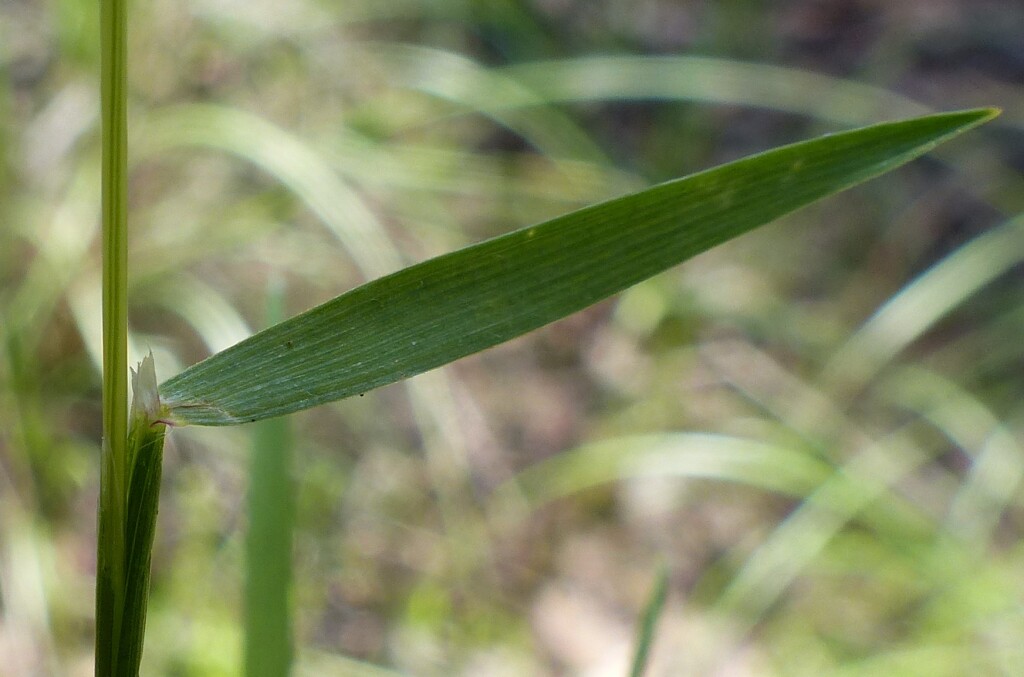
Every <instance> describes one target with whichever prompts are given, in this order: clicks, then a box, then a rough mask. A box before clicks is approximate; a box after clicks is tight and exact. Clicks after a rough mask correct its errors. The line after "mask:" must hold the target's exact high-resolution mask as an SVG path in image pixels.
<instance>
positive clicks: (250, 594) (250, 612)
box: [244, 284, 295, 677]
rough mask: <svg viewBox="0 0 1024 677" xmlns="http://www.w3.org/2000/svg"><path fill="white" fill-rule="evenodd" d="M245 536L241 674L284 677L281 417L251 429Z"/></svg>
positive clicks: (287, 516)
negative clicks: (247, 515)
mask: <svg viewBox="0 0 1024 677" xmlns="http://www.w3.org/2000/svg"><path fill="white" fill-rule="evenodd" d="M283 305H284V293H283V289H282V288H281V285H280V284H272V285H271V289H270V292H269V298H268V313H267V315H268V320H269V323H270V324H271V325H273V324H276V323H278V322H280V321H281V318H282V317H283V316H284V310H283ZM252 452H253V453H252V460H251V462H250V466H249V468H250V470H249V532H248V534H247V537H246V543H245V546H246V547H245V565H246V575H245V647H244V649H245V673H244V674H245V675H246V676H247V677H287V675H288V674H290V671H291V663H292V656H293V653H294V649H293V647H292V634H291V633H292V629H291V608H290V604H289V596H290V593H291V581H292V561H291V558H292V532H293V530H294V521H295V493H294V486H293V483H292V451H291V434H290V427H289V425H288V419H287V418H284V417H278V418H272V419H269V420H266V421H260V422H259V423H257V424H255V425H254V426H253V449H252Z"/></svg>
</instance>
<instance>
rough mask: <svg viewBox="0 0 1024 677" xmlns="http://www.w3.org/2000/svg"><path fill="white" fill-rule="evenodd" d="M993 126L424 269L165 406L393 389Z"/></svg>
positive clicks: (303, 322) (284, 333)
mask: <svg viewBox="0 0 1024 677" xmlns="http://www.w3.org/2000/svg"><path fill="white" fill-rule="evenodd" d="M995 115H996V111H993V110H990V109H983V110H972V111H962V112H957V113H946V114H939V115H931V116H926V117H921V118H915V119H912V120H904V121H900V122H892V123H886V124H880V125H874V126H871V127H865V128H862V129H858V130H854V131H851V132H846V133H842V134H835V135H828V136H824V137H821V138H819V139H815V140H812V141H806V142H803V143H798V144H793V145H791V146H785V147H782V148H778V149H775V150H772V151H769V152H766V153H762V154H759V155H755V156H752V157H749V158H745V159H743V160H739V161H737V162H732V163H729V164H726V165H722V166H720V167H717V168H714V169H711V170H708V171H705V172H701V173H698V174H694V175H691V176H689V177H686V178H682V179H678V180H675V181H671V182H668V183H664V184H661V185H659V186H655V187H653V188H650V189H648V190H645V191H642V192H640V193H636V194H634V195H629V196H626V197H623V198H618V199H615V200H611V201H609V202H604V203H602V204H599V205H594V206H591V207H587V208H585V209H581V210H579V211H576V212H573V213H571V214H567V215H565V216H561V217H558V218H556V219H553V220H551V221H548V222H546V223H543V224H541V225H538V226H533V227H529V228H524V229H522V230H518V231H515V232H513V233H509V234H508V235H504V236H501V237H498V238H494V239H492V240H488V241H486V242H482V243H480V244H477V245H474V246H471V247H467V248H465V249H461V250H459V251H456V252H453V253H451V254H446V255H444V256H440V257H437V258H434V259H431V260H429V261H425V262H423V263H420V264H417V265H415V266H411V267H409V268H406V269H404V270H401V271H399V272H397V273H394V274H392V275H389V276H387V277H384V278H380V279H378V280H375V281H373V282H370V283H368V284H365V285H363V286H361V287H358V288H357V289H354V290H352V291H350V292H348V293H346V294H343V295H341V296H339V297H337V298H335V299H333V300H331V301H328V302H327V303H325V304H323V305H321V306H318V307H317V308H314V309H312V310H310V311H307V312H306V313H303V314H301V315H299V316H297V317H294V318H292V319H290V320H287V321H285V322H282V323H281V324H278V325H276V326H274V327H271V328H270V329H267V330H266V331H263V332H260V333H259V334H256V335H255V336H253V337H251V338H249V339H247V340H245V341H242V342H241V343H239V344H237V345H235V346H232V347H231V348H228V349H227V350H225V351H223V352H221V353H218V354H216V355H214V356H213V357H211V358H209V359H207V360H205V361H203V362H200V363H199V364H196V365H194V366H192V367H190V368H189V369H187V370H185V371H184V372H182V373H181V374H178V375H177V376H175V377H173V378H171V379H170V380H168V381H167V382H165V383H164V384H163V386H162V387H161V396H162V398H163V401H164V403H165V404H166V405H167V406H168V407H169V408H170V416H171V420H172V421H173V422H175V423H177V424H180V425H183V424H200V425H231V424H237V423H244V422H248V421H256V420H260V419H264V418H269V417H272V416H279V415H282V414H287V413H290V412H293V411H299V410H302V409H307V408H309V407H313V406H316V405H318V404H322V403H325V402H330V401H333V400H338V399H341V398H344V397H349V396H352V395H357V394H360V393H363V392H365V391H367V390H370V389H372V388H376V387H378V386H382V385H385V384H388V383H393V382H395V381H398V380H401V379H404V378H407V377H410V376H413V375H415V374H419V373H422V372H424V371H427V370H429V369H433V368H435V367H439V366H441V365H444V364H447V363H449V362H451V361H453V360H456V359H458V358H460V357H464V356H466V355H469V354H471V353H475V352H478V351H480V350H483V349H485V348H489V347H491V346H494V345H497V344H499V343H502V342H504V341H507V340H509V339H511V338H514V337H516V336H519V335H521V334H524V333H526V332H529V331H531V330H533V329H536V328H538V327H541V326H543V325H545V324H547V323H549V322H552V321H554V320H557V319H559V318H562V317H565V316H567V315H569V314H571V313H574V312H576V311H578V310H581V309H583V308H585V307H587V306H589V305H591V304H593V303H595V302H597V301H600V300H601V299H604V298H606V297H608V296H611V295H612V294H615V293H616V292H619V291H622V290H623V289H625V288H627V287H629V286H631V285H633V284H636V283H637V282H639V281H641V280H643V279H645V278H648V277H650V276H652V275H655V274H657V273H659V272H661V271H663V270H666V269H667V268H670V267H672V266H674V265H676V264H678V263H681V262H682V261H685V260H686V259H688V258H690V257H692V256H695V255H696V254H699V253H701V252H703V251H706V250H708V249H710V248H711V247H714V246H715V245H718V244H720V243H722V242H725V241H726V240H729V239H731V238H733V237H736V236H738V235H741V234H742V233H745V232H747V231H749V230H752V229H754V228H756V227H758V226H760V225H763V224H765V223H768V222H770V221H772V220H774V219H776V218H778V217H780V216H782V215H784V214H787V213H789V212H792V211H794V210H796V209H798V208H800V207H802V206H804V205H807V204H809V203H811V202H814V201H815V200H818V199H820V198H822V197H825V196H827V195H830V194H832V193H836V192H838V191H841V190H843V189H846V188H849V187H850V186H853V185H855V184H857V183H860V182H862V181H866V180H867V179H870V178H872V177H874V176H878V175H879V174H882V173H884V172H886V171H889V170H891V169H894V168H895V167H897V166H899V165H901V164H903V163H905V162H908V161H909V160H911V159H913V158H915V157H917V156H919V155H921V154H922V153H925V152H927V151H928V150H930V149H931V148H933V147H935V146H936V145H937V144H938V143H940V142H942V141H945V140H947V139H949V138H951V137H953V136H955V135H957V134H959V133H961V132H963V131H965V130H967V129H969V128H971V127H974V126H976V125H978V124H981V123H982V122H985V121H986V120H989V119H991V118H992V117H994V116H995Z"/></svg>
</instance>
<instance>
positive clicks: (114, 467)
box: [96, 0, 128, 677]
mask: <svg viewBox="0 0 1024 677" xmlns="http://www.w3.org/2000/svg"><path fill="white" fill-rule="evenodd" d="M126 14H127V3H126V1H125V0H101V2H100V97H101V108H102V136H103V159H102V215H103V216H102V218H103V283H102V284H103V442H102V449H101V455H102V457H101V461H100V463H101V465H100V496H99V510H98V521H99V528H98V539H97V565H96V675H97V677H100V676H105V675H113V674H116V672H115V670H116V665H117V659H116V657H117V655H118V644H119V637H120V633H121V624H122V613H121V610H122V608H123V606H124V581H125V572H124V552H125V543H124V516H125V505H124V503H125V478H126V472H125V468H126V457H127V442H128V373H127V368H128V298H127V296H128V294H127V292H128V220H127V189H128V182H127V142H128V134H127V96H126V77H125V72H126V65H127V64H126V62H125V53H126V42H127V41H126V37H127V35H126V34H127V16H126Z"/></svg>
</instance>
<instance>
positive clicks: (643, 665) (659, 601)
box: [629, 566, 668, 677]
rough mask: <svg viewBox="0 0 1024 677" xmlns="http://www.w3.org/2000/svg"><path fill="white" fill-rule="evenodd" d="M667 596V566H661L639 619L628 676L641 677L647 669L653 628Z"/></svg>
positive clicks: (663, 607)
mask: <svg viewBox="0 0 1024 677" xmlns="http://www.w3.org/2000/svg"><path fill="white" fill-rule="evenodd" d="M667 597H668V568H666V567H664V566H663V567H661V570H660V571H658V578H657V579H656V580H655V581H654V589H653V590H652V591H651V596H650V598H649V599H648V600H647V604H646V605H645V606H644V615H643V616H642V617H641V619H640V630H639V632H638V633H637V641H636V653H635V654H634V656H633V667H632V669H631V670H630V671H629V674H630V677H643V675H644V673H645V672H646V671H647V659H648V657H649V656H650V653H651V644H653V643H654V629H655V627H656V626H657V624H658V619H659V618H661V612H662V611H663V610H664V609H665V599H666V598H667Z"/></svg>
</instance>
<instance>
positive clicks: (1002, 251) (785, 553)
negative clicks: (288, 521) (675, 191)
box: [0, 0, 1024, 676]
mask: <svg viewBox="0 0 1024 677" xmlns="http://www.w3.org/2000/svg"><path fill="white" fill-rule="evenodd" d="M95 4H96V3H95V2H94V1H92V0H5V1H4V2H3V3H0V313H2V324H0V339H2V344H0V348H2V350H0V665H2V666H3V668H2V672H4V673H5V674H12V675H14V674H17V675H29V674H36V675H89V674H91V672H92V666H91V653H92V613H93V576H94V569H95V555H94V548H95V510H96V508H95V506H96V489H97V481H98V457H99V456H98V454H99V452H98V440H99V435H100V402H99V398H100V387H99V369H98V366H97V358H98V354H99V317H100V311H99V303H100V297H99V251H100V248H99V243H98V215H99V172H98V167H99V129H98V114H97V113H98V108H99V106H98V100H97V98H98V97H97V94H98V93H97V75H96V74H97V58H98V56H97V53H98V50H97V37H96V35H97V33H96V31H97V11H96V6H95ZM131 11H132V14H131V20H130V21H131V24H130V40H131V51H130V54H131V56H130V73H129V80H130V105H131V120H130V127H131V129H130V133H131V151H130V162H131V166H132V173H131V216H130V219H131V228H132V240H131V260H132V270H131V294H130V299H131V304H132V305H131V317H130V320H131V324H132V329H133V351H134V355H135V356H136V358H137V357H139V356H141V354H143V353H144V352H145V351H146V350H149V349H152V350H153V352H154V354H155V355H156V358H157V368H158V373H159V374H160V375H161V376H162V377H164V378H166V377H167V376H170V375H172V374H173V373H176V371H177V370H179V369H180V368H182V367H183V366H185V365H188V364H190V363H192V362H194V361H196V360H198V359H201V358H202V357H204V356H206V355H208V354H209V353H211V352H212V351H216V350H219V349H221V348H224V347H226V346H228V345H230V344H232V343H234V342H235V341H237V340H239V339H240V338H243V337H245V336H246V335H248V334H249V333H251V332H252V331H253V330H254V329H258V328H260V327H262V326H265V324H266V310H265V308H266V307H267V303H268V295H272V293H273V292H271V290H272V289H281V290H283V291H282V292H281V293H282V294H283V297H282V300H283V304H284V306H285V308H286V312H287V314H292V313H295V312H299V311H301V310H303V309H305V308H307V307H309V306H311V305H313V304H316V303H318V302H321V301H323V300H326V299H327V298H330V297H332V296H334V295H336V294H338V293H340V292H342V291H344V290H345V289H348V288H350V287H352V286H353V285H355V284H358V283H359V282H360V281H362V280H365V279H368V278H373V277H376V276H379V275H381V274H383V273H386V272H389V271H392V270H395V269H397V268H398V267H400V266H402V265H404V264H406V263H408V262H413V261H418V260H422V259H423V258H425V257H428V256H432V255H435V254H438V253H442V252H446V251H449V250H451V249H453V248H456V247H459V246H462V245H465V244H467V243H470V242H474V241H477V240H479V239H481V238H484V237H488V236H491V235H495V234H498V233H502V232H505V231H507V230H510V229H512V228H515V227H518V226H522V225H527V224H529V223H532V222H535V221H538V220H540V219H543V218H546V217H550V216H553V215H556V214H559V213H561V212H564V211H567V210H570V209H573V208H576V207H579V206H582V205H584V204H586V203H588V202H592V201H596V200H600V199H603V198H606V197H610V196H613V195H618V194H622V193H624V192H627V191H630V190H632V189H636V188H638V187H642V186H645V185H649V184H651V183H654V182H658V181H661V180H665V179H668V178H672V177H675V176H679V175H682V174H686V173H689V172H692V171H695V170H699V169H702V168H705V167H708V166H711V165H713V164H717V163H720V162H723V161H726V160H730V159H734V158H737V157H739V156H742V155H745V154H748V153H752V152H757V151H760V150H764V149H767V148H769V147H771V146H774V145H778V144H781V143H786V142H791V141H795V140H799V139H803V138H807V137H810V136H813V135H816V134H819V133H823V132H827V131H830V130H836V129H841V128H846V127H850V126H855V125H858V124H867V123H870V122H872V121H878V120H884V119H892V118H896V117H901V116H906V115H913V114H917V113H922V112H925V111H927V110H929V109H936V110H952V109H956V108H964V107H972V106H979V105H997V106H1001V107H1003V108H1004V111H1005V112H1004V115H1003V117H1002V118H1000V119H999V120H997V121H996V122H995V123H993V124H990V125H988V126H987V127H986V128H984V129H983V130H981V131H979V132H974V133H972V134H970V135H968V136H967V137H965V138H963V139H961V140H959V141H957V142H956V143H954V144H951V145H950V147H949V148H948V149H944V150H942V151H941V152H938V153H936V154H935V155H933V156H930V157H929V158H927V159H925V160H922V161H918V162H917V163H915V164H914V165H913V166H911V167H909V168H906V169H903V170H901V171H899V172H898V173H896V174H895V175H892V176H887V177H885V178H883V179H881V180H878V181H875V182H873V183H871V184H869V185H867V186H865V187H862V188H859V189H856V190H854V191H851V192H850V193H847V194H844V195H841V196H838V197H835V198H832V199H830V200H828V201H826V202H825V203H823V204H821V205H819V206H815V207H813V208H810V209H807V210H805V211H803V212H801V213H799V214H797V215H794V216H791V217H789V218H786V219H784V220H783V221H782V222H780V223H777V224H773V225H771V226H768V227H766V228H764V229H762V230H760V231H758V232H756V233H754V234H751V235H748V236H746V237H744V238H742V239H740V240H738V241H736V242H734V243H730V244H728V245H726V246H723V247H721V248H719V249H717V250H715V251H713V252H711V253H709V254H706V255H703V256H701V257H699V258H698V259H696V260H694V261H692V262H690V263H688V264H687V265H685V266H683V267H681V268H679V269H677V270H674V271H672V272H669V273H666V274H664V275H661V276H659V277H657V278H655V279H652V280H650V281H648V282H645V283H643V284H640V285H638V286H637V287H635V288H633V289H632V290H630V291H628V292H627V293H625V294H623V295H621V296H620V297H618V298H616V299H613V300H611V301H609V302H606V303H603V304H600V305H598V306H596V307H594V308H592V309H590V310H587V311H585V312H583V313H580V314H578V315H576V316H573V317H571V318H569V319H567V320H565V321H562V322H559V323H557V324H556V325H553V326H551V327H549V328H546V329H544V330H541V331H538V332H535V333H533V334H531V335H529V336H527V337H524V338H522V339H519V340H516V341H513V342H512V343H510V344H508V345H505V346H502V347H500V348H498V349H495V350H492V351H490V352H487V353H485V354H482V355H478V356H475V357H472V358H468V359H465V360H462V361H460V362H458V363H456V364H455V365H453V366H451V367H449V368H447V369H444V370H440V371H436V372H433V373H430V374H427V375H424V376H421V377H418V378H416V379H413V380H412V381H410V382H408V383H406V384H403V385H398V386H393V387H388V388H384V389H382V390H379V391H375V392H371V393H367V394H366V396H365V397H361V398H353V399H352V400H349V401H344V402H341V403H338V404H336V405H332V406H327V407H321V408H319V409H316V410H313V411H310V412H307V413H304V414H301V415H297V416H294V417H292V418H291V419H289V428H290V432H289V433H288V434H287V435H283V437H282V439H290V440H291V441H290V443H289V445H290V447H291V453H292V454H293V456H294V458H293V469H294V489H295V492H296V498H295V506H294V510H295V514H296V521H297V527H296V533H295V537H294V544H293V562H294V567H295V573H294V577H295V587H294V589H293V591H292V604H293V607H294V610H295V634H296V655H297V659H296V668H295V673H296V674H299V675H332V674H337V675H347V674H367V675H387V674H394V673H405V674H416V675H442V674H444V675H448V674H465V675H525V674H537V675H540V674H586V675H621V674H625V673H626V670H627V669H628V667H627V666H628V663H629V658H630V652H631V650H632V647H631V644H632V642H633V637H634V627H635V624H636V622H637V618H638V616H639V614H640V613H641V610H642V608H643V605H644V601H645V598H646V596H647V594H648V591H649V590H650V588H651V586H652V585H653V581H654V579H655V577H656V575H657V572H658V571H659V568H660V567H661V566H662V565H664V566H665V567H666V569H667V571H668V575H669V578H668V580H669V594H668V601H667V603H666V607H665V612H664V616H663V618H662V620H661V622H660V624H659V626H658V634H657V636H656V638H655V644H654V647H653V655H652V664H651V674H659V675H711V674H722V675H724V674H730V675H782V674H785V675H820V674H842V675H865V674H872V675H875V674H908V675H914V674H927V675H947V674H948V675H962V674H977V675H985V674H1019V671H1020V668H1021V666H1022V665H1024V608H1022V600H1024V547H1022V545H1021V538H1020V537H1021V534H1022V533H1024V493H1022V490H1021V479H1022V476H1024V436H1022V431H1024V404H1022V403H1024V398H1022V395H1024V349H1022V345H1024V344H1022V342H1021V339H1020V337H1021V335H1022V332H1024V285H1022V284H1021V280H1022V278H1021V274H1022V267H1021V261H1022V259H1024V219H1022V218H1021V217H1020V216H1018V214H1020V213H1021V211H1022V209H1024V177H1022V172H1024V127H1022V125H1024V88H1022V84H1024V43H1022V42H1021V39H1020V36H1021V35H1024V6H1021V4H1020V3H1019V2H1015V1H1014V0H1002V1H998V0H939V1H936V0H905V1H904V2H899V3H891V2H881V1H879V0H788V1H786V2H778V3H769V2H760V1H758V0H729V1H724V0H723V1H722V2H715V3H704V2H691V1H687V0H639V1H638V0H628V1H627V0H422V1H420V2H413V1H412V0H375V1H373V2H369V1H364V0H352V1H348V2H336V1H332V0H288V1H287V2H280V1H277V2H271V1H269V0H248V1H245V2H243V1H241V0H153V1H149V2H135V3H134V4H133V5H132V8H131ZM254 435H256V436H258V433H257V432H255V431H254V430H252V429H249V428H245V427H243V428H240V429H232V430H221V429H190V428H189V429H182V430H175V431H174V433H173V434H172V435H171V436H170V438H171V441H170V443H169V446H168V449H167V451H166V452H165V460H166V469H165V471H164V487H163V495H162V503H161V513H160V518H159V523H158V534H157V544H156V550H155V555H154V564H153V567H154V572H153V590H152V594H153V601H152V603H151V611H150V620H149V638H148V639H149V641H148V642H147V646H146V653H145V656H144V664H143V674H154V675H157V674H159V675H182V676H185V675H204V676H205V675H234V674H238V673H239V671H240V669H241V664H242V651H241V646H242V630H241V628H242V626H243V623H242V613H243V612H242V602H241V600H242V590H243V587H244V583H243V572H244V559H245V552H246V548H245V531H246V525H247V508H246V501H245V495H246V489H247V485H248V479H247V473H248V457H249V455H250V447H251V446H252V444H253V437H254ZM256 551H258V549H257V550H256Z"/></svg>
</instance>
